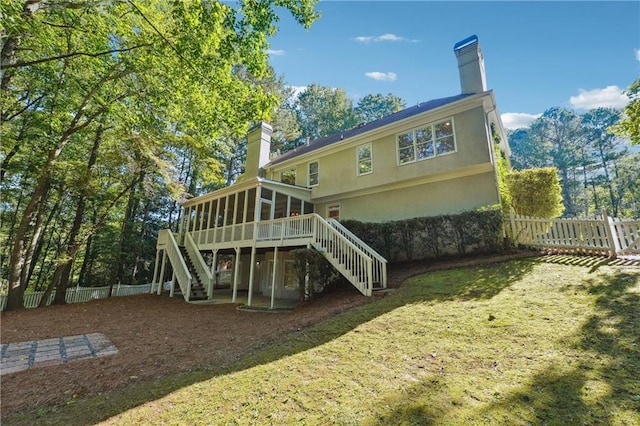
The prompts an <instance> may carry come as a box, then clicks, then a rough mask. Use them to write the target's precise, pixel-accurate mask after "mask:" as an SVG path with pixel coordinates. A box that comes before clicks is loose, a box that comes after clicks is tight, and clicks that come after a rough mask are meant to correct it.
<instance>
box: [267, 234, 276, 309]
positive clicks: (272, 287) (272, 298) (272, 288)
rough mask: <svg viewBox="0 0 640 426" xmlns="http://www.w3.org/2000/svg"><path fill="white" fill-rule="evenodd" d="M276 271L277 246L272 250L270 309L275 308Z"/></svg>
mask: <svg viewBox="0 0 640 426" xmlns="http://www.w3.org/2000/svg"><path fill="white" fill-rule="evenodd" d="M277 270H278V246H275V247H274V249H273V277H272V278H271V307H270V308H269V309H273V308H275V301H276V271H277Z"/></svg>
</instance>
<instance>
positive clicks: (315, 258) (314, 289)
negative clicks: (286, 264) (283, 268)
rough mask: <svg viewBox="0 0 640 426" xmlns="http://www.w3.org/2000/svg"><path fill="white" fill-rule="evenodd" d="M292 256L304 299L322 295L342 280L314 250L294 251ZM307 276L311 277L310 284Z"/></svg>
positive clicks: (301, 295)
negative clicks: (318, 294)
mask: <svg viewBox="0 0 640 426" xmlns="http://www.w3.org/2000/svg"><path fill="white" fill-rule="evenodd" d="M291 256H292V257H293V260H294V261H295V269H296V275H297V278H298V288H299V290H300V298H302V299H308V298H310V297H312V296H313V295H314V294H317V293H322V292H323V291H324V290H325V289H327V288H328V287H330V286H331V285H333V284H335V283H336V282H337V281H338V280H339V279H340V273H338V271H336V269H335V268H334V267H333V266H332V265H331V264H330V263H329V261H328V260H327V259H325V258H324V256H322V255H321V254H320V253H319V252H318V251H316V250H314V249H310V248H309V249H307V248H303V249H296V250H292V251H291ZM307 276H308V277H309V281H308V282H307ZM307 284H308V285H307Z"/></svg>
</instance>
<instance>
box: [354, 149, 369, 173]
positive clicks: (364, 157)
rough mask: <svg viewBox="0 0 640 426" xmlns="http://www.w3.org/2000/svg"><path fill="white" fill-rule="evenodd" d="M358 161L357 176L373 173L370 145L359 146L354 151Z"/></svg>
mask: <svg viewBox="0 0 640 426" xmlns="http://www.w3.org/2000/svg"><path fill="white" fill-rule="evenodd" d="M356 153H357V154H356V155H357V157H358V158H357V161H358V170H357V173H358V176H361V175H366V174H369V173H371V172H373V161H372V158H371V144H370V143H368V144H366V145H362V146H359V147H358V149H357V150H356Z"/></svg>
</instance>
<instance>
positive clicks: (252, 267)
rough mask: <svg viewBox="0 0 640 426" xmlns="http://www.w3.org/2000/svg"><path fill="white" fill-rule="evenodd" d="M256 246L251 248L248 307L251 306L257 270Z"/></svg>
mask: <svg viewBox="0 0 640 426" xmlns="http://www.w3.org/2000/svg"><path fill="white" fill-rule="evenodd" d="M255 263H256V246H253V247H251V261H250V263H249V266H250V268H249V293H248V294H247V306H251V299H252V296H253V276H254V275H255V269H256V265H255Z"/></svg>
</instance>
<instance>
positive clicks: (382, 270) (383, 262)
mask: <svg viewBox="0 0 640 426" xmlns="http://www.w3.org/2000/svg"><path fill="white" fill-rule="evenodd" d="M327 222H328V223H329V224H330V225H331V226H333V227H334V228H335V229H336V230H338V232H340V233H341V234H342V235H343V236H344V237H346V238H348V239H349V240H350V241H351V242H352V243H354V244H355V245H356V246H358V247H359V248H360V249H361V250H362V251H364V252H365V253H366V254H367V255H369V256H370V257H371V258H372V259H373V262H374V264H375V265H374V268H373V269H374V276H377V277H378V278H379V279H380V285H381V286H382V288H387V259H385V258H384V256H382V255H381V254H380V253H378V252H377V251H375V250H374V249H372V248H371V247H370V246H369V245H368V244H367V243H365V242H364V241H362V240H361V239H360V237H358V236H357V235H356V234H354V233H353V232H351V231H350V230H349V229H348V228H347V227H346V226H344V225H343V224H341V223H340V222H338V221H337V220H336V219H333V218H328V219H327Z"/></svg>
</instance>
